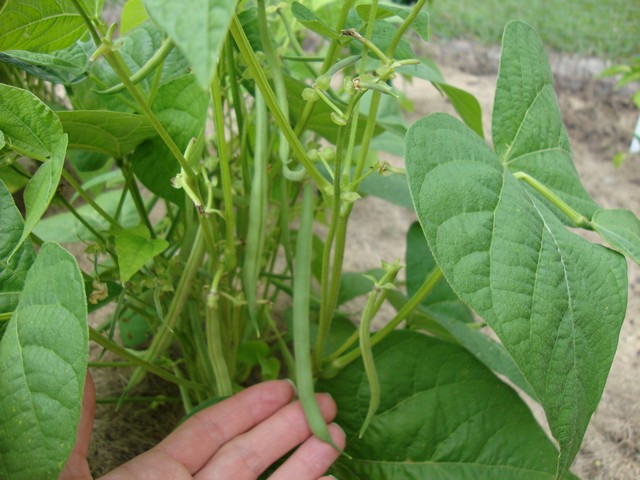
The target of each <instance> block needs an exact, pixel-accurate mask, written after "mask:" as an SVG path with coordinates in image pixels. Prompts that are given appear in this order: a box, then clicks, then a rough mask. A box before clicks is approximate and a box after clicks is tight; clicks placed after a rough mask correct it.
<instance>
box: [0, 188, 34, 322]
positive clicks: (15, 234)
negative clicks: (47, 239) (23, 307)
mask: <svg viewBox="0 0 640 480" xmlns="http://www.w3.org/2000/svg"><path fill="white" fill-rule="evenodd" d="M0 218H1V219H2V221H1V222H0V313H5V312H12V311H13V310H15V308H16V305H18V296H19V295H20V292H21V291H22V287H23V286H24V280H25V278H26V276H27V272H28V271H29V268H30V267H31V264H32V263H33V260H34V259H35V256H36V255H35V251H34V250H33V245H32V244H31V242H25V243H23V244H22V246H21V247H20V248H18V250H17V251H16V253H15V255H13V257H12V258H11V260H9V254H10V253H11V251H12V250H13V246H14V245H15V244H16V243H17V242H18V240H19V238H20V236H21V235H22V230H23V228H24V223H23V221H22V216H21V215H20V212H19V211H18V209H17V207H16V205H15V203H13V198H12V197H11V193H9V190H7V187H6V186H5V184H4V183H3V182H2V181H1V180H0Z"/></svg>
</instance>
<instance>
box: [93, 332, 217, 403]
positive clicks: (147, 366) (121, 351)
mask: <svg viewBox="0 0 640 480" xmlns="http://www.w3.org/2000/svg"><path fill="white" fill-rule="evenodd" d="M89 338H90V339H91V340H93V341H94V342H96V343H97V344H98V345H100V346H101V347H103V348H105V349H107V350H109V351H110V352H112V353H115V354H116V355H118V356H119V357H120V358H122V359H124V360H127V361H128V362H131V363H132V364H134V365H137V366H138V368H142V369H144V370H146V371H148V372H150V373H153V374H154V375H157V376H158V377H160V378H163V379H165V380H167V381H168V382H171V383H175V384H177V385H182V386H183V387H187V388H193V389H196V390H201V389H204V388H206V387H205V386H204V385H200V384H199V383H195V382H192V381H190V380H186V379H184V378H178V377H176V376H175V375H174V374H173V373H170V372H167V371H166V370H165V369H164V368H161V367H159V366H157V365H154V364H153V363H150V362H147V361H146V360H143V359H142V358H139V357H138V356H136V355H134V354H133V353H131V352H129V351H128V350H127V349H126V348H123V347H121V346H120V345H118V344H117V343H115V342H112V341H111V340H109V339H108V338H106V337H103V336H102V335H100V334H99V333H98V332H97V331H95V330H94V329H93V328H91V327H89Z"/></svg>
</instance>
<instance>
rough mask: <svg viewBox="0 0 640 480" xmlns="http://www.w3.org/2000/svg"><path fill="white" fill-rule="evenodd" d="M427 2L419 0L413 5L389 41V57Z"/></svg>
mask: <svg viewBox="0 0 640 480" xmlns="http://www.w3.org/2000/svg"><path fill="white" fill-rule="evenodd" d="M425 3H427V0H418V1H417V2H416V4H415V5H414V6H413V9H412V10H411V13H409V15H407V18H405V19H404V21H403V22H402V24H401V25H400V27H399V28H398V30H396V33H395V35H394V36H393V38H392V39H391V42H390V43H389V47H388V48H387V56H389V57H392V56H393V52H395V51H396V48H397V46H398V44H399V43H400V40H401V39H402V36H403V35H404V33H405V32H406V31H407V29H408V28H409V27H410V26H411V24H412V23H413V21H414V20H415V19H416V17H417V16H418V14H419V13H420V10H422V7H424V5H425Z"/></svg>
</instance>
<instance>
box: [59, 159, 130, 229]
mask: <svg viewBox="0 0 640 480" xmlns="http://www.w3.org/2000/svg"><path fill="white" fill-rule="evenodd" d="M62 176H63V177H64V179H65V180H66V181H67V182H69V185H71V186H72V187H73V189H74V190H75V191H76V192H78V195H80V196H81V197H82V199H83V200H84V201H85V202H87V203H88V204H89V205H91V208H93V209H94V210H95V211H96V212H97V213H98V214H99V215H100V216H101V217H102V218H104V219H105V220H106V221H107V222H109V225H111V226H112V227H114V228H116V229H119V228H120V225H119V224H118V222H117V221H116V220H115V219H114V218H113V217H112V216H111V215H109V214H108V213H107V212H105V211H104V209H103V208H102V207H101V206H100V205H98V204H97V203H96V201H95V200H94V199H93V198H91V195H89V194H88V193H87V192H86V191H85V190H84V188H82V186H81V185H80V184H79V183H78V182H77V181H76V179H75V178H73V176H72V175H71V174H70V173H69V172H67V171H66V170H62Z"/></svg>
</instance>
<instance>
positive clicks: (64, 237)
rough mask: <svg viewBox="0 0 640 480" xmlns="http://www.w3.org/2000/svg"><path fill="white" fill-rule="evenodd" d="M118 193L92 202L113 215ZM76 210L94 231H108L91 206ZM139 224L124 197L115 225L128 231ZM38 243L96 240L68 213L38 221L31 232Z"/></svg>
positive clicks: (133, 210)
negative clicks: (39, 239) (40, 240)
mask: <svg viewBox="0 0 640 480" xmlns="http://www.w3.org/2000/svg"><path fill="white" fill-rule="evenodd" d="M121 194H122V192H121V191H118V190H112V191H110V192H106V193H103V194H101V195H98V196H97V197H96V198H95V201H96V203H97V204H98V205H100V206H101V207H102V208H103V209H104V210H105V211H106V212H107V213H109V214H110V215H114V214H115V211H116V209H117V207H118V202H119V200H120V196H121ZM76 211H77V212H78V213H79V214H80V215H81V216H82V218H83V219H84V220H85V221H86V222H87V223H88V224H89V225H91V226H92V227H93V228H94V229H95V230H97V231H98V232H103V231H106V230H108V229H109V223H108V222H107V221H106V220H105V219H104V218H103V217H101V216H100V215H99V214H98V213H96V211H95V210H94V209H93V207H91V205H82V206H81V207H77V208H76ZM139 221H140V217H139V216H138V211H137V210H136V207H135V204H134V202H133V200H132V199H131V196H130V195H127V197H126V198H125V201H124V204H123V206H122V212H121V213H120V218H119V223H120V225H121V226H122V227H124V228H128V227H133V226H134V225H137V224H138V222H139ZM33 233H35V234H36V235H37V236H38V237H40V238H41V239H42V240H45V241H47V242H59V243H73V242H92V241H95V240H96V238H95V236H94V235H93V233H91V231H89V230H88V229H87V228H86V227H85V226H84V225H83V224H82V223H81V222H80V220H78V219H77V218H76V217H75V216H74V215H73V214H72V213H71V212H63V213H58V214H57V215H52V216H48V217H46V218H43V219H42V220H40V221H39V222H38V224H37V225H36V227H35V228H34V229H33Z"/></svg>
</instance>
